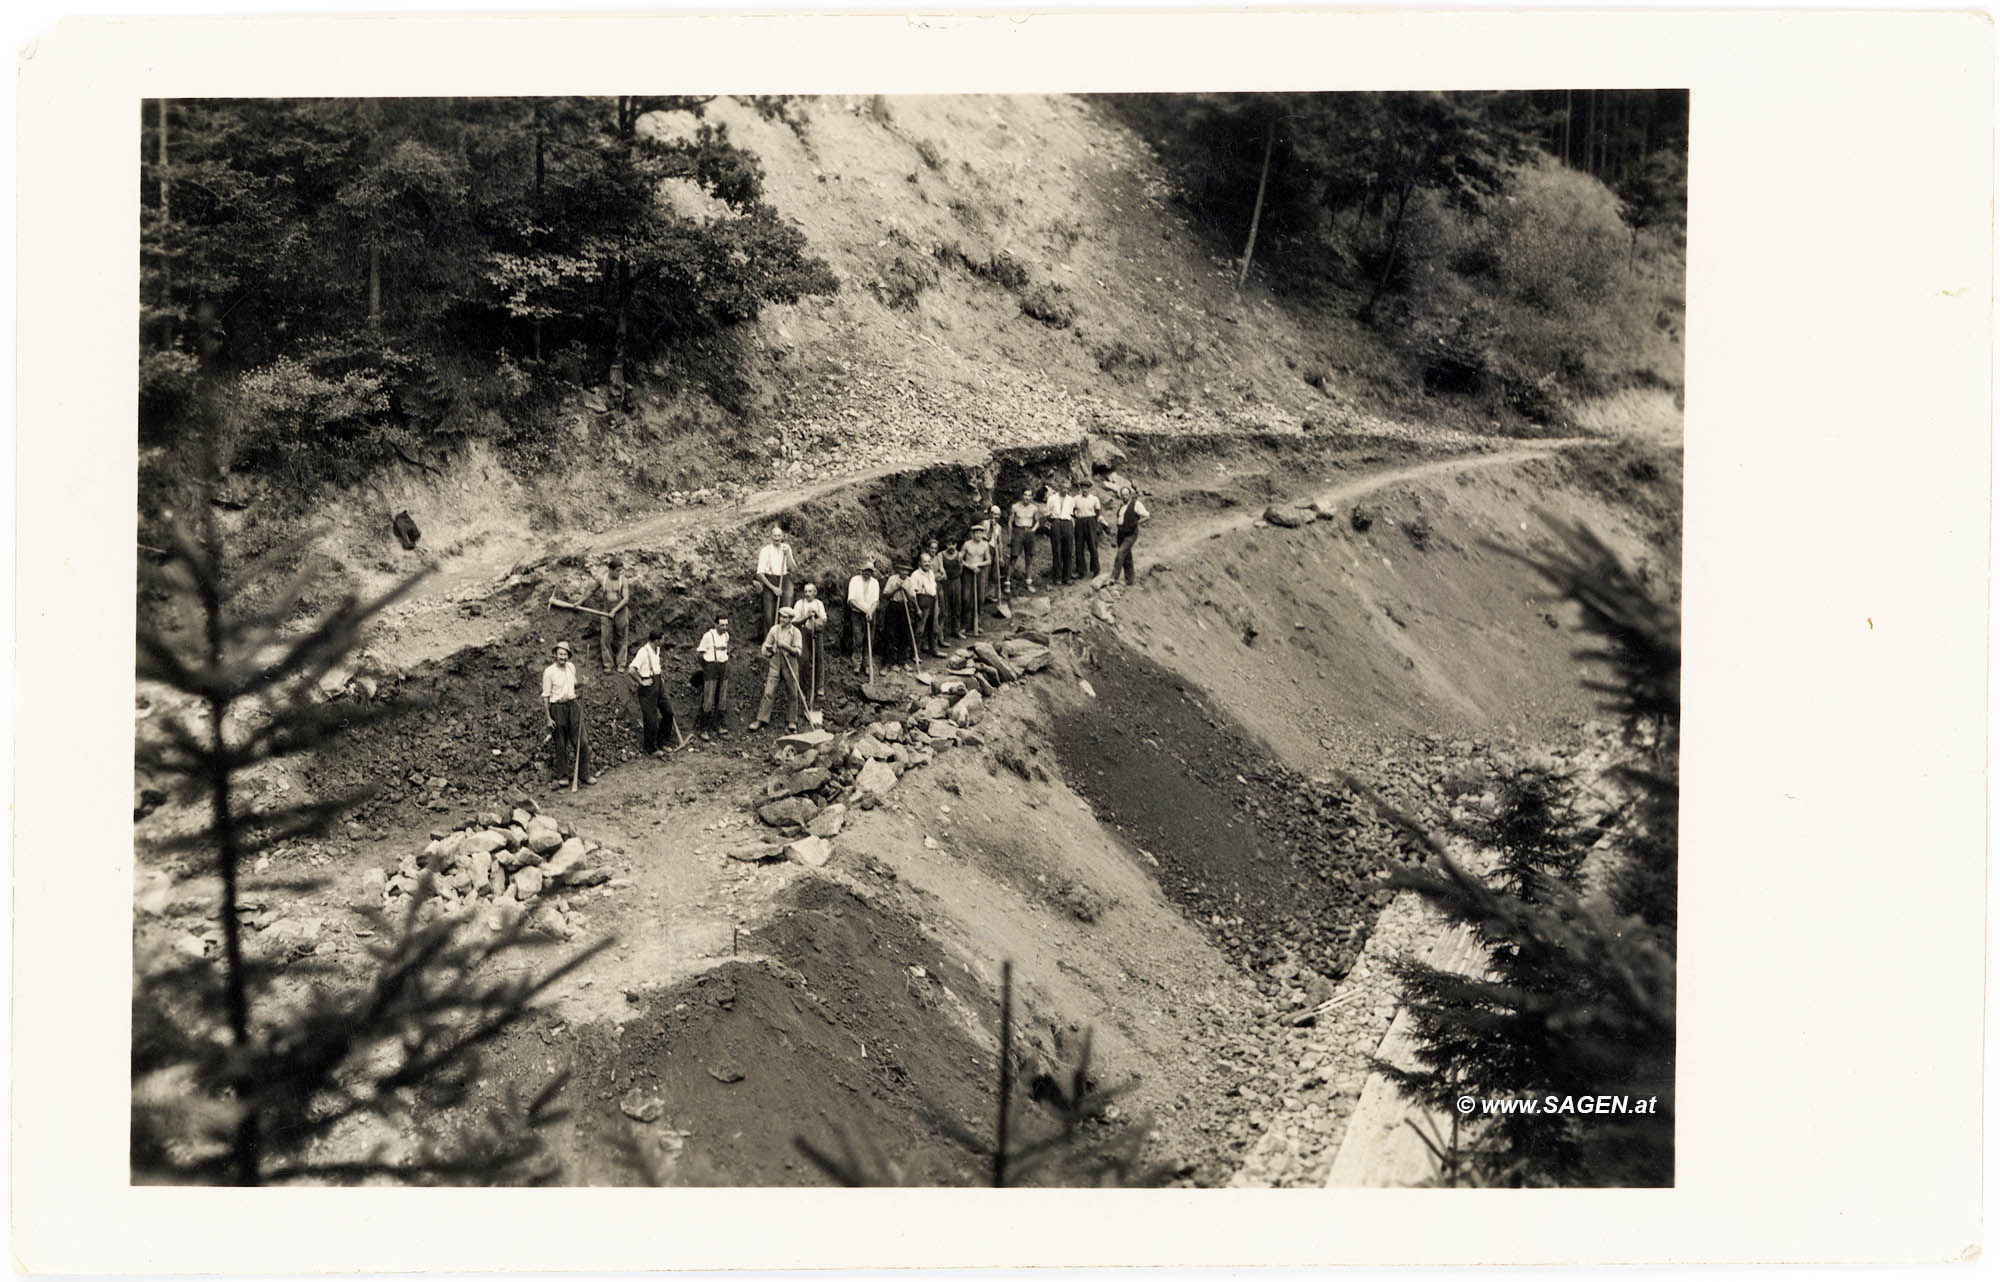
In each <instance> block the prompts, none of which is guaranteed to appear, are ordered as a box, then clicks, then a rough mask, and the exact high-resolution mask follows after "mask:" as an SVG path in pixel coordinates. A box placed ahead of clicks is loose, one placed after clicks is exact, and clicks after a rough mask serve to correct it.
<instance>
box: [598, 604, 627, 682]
mask: <svg viewBox="0 0 2000 1282" xmlns="http://www.w3.org/2000/svg"><path fill="white" fill-rule="evenodd" d="M631 621H632V616H631V615H629V614H628V613H626V612H625V611H623V610H620V611H619V612H618V613H616V614H607V615H605V616H604V617H603V618H601V619H599V620H598V621H597V648H598V650H599V651H600V652H601V654H602V656H603V659H604V670H605V671H606V672H623V671H624V670H625V650H626V647H627V646H628V645H629V644H630V638H629V637H628V636H627V635H626V634H627V633H628V632H630V631H631V630H632V629H631V626H630V624H631ZM614 648H615V649H616V650H617V652H618V666H617V667H615V668H614V667H613V666H611V652H612V650H613V649H614Z"/></svg>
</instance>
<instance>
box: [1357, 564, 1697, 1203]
mask: <svg viewBox="0 0 2000 1282" xmlns="http://www.w3.org/2000/svg"><path fill="white" fill-rule="evenodd" d="M1557 533H1558V535H1559V537H1560V539H1561V543H1562V546H1561V549H1560V550H1559V551H1558V552H1556V553H1554V554H1552V555H1550V556H1548V557H1546V558H1541V559H1529V560H1528V563H1529V564H1530V565H1532V566H1534V568H1535V569H1536V570H1537V571H1538V572H1539V573H1540V574H1541V575H1542V576H1543V577H1544V578H1545V579H1546V580H1547V581H1548V583H1549V585H1550V587H1551V589H1552V592H1553V595H1555V596H1558V597H1560V598H1563V599H1566V600H1568V601H1570V602H1573V603H1574V604H1575V605H1576V606H1577V607H1578V609H1579V611H1580V612H1581V615H1582V620H1583V627H1584V630H1585V632H1586V633H1587V634H1588V635H1589V636H1590V637H1591V638H1592V641H1593V645H1592V646H1591V647H1590V648H1588V649H1585V650H1583V651H1580V652H1579V655H1578V657H1579V658H1580V659H1582V660H1584V661H1585V662H1588V663H1590V664H1592V665H1594V666H1599V667H1601V668H1602V669H1603V670H1604V672H1605V675H1604V676H1602V677H1592V678H1590V679H1587V680H1586V681H1585V685H1586V686H1587V687H1588V688H1590V689H1593V690H1596V691H1598V692H1599V693H1601V694H1602V695H1603V696H1604V699H1605V703H1604V706H1605V708H1606V709H1607V710H1608V711H1610V712H1612V713H1613V714H1615V715H1616V716H1617V717H1618V719H1619V722H1620V724H1621V726H1622V727H1623V730H1624V736H1625V743H1626V745H1627V748H1628V759H1627V760H1626V761H1625V762H1624V763H1623V764H1622V765H1621V766H1620V767H1619V768H1618V770H1617V771H1616V773H1615V778H1616V779H1617V780H1618V781H1619V782H1621V783H1622V785H1623V786H1624V787H1625V788H1626V790H1627V792H1628V793H1629V796H1630V799H1631V800H1630V802H1629V804H1628V805H1627V806H1626V807H1625V808H1624V810H1623V812H1622V815H1621V816H1620V817H1619V818H1618V819H1617V820H1616V822H1614V823H1613V824H1612V826H1611V827H1610V829H1609V831H1608V832H1606V833H1604V834H1603V835H1602V836H1601V837H1600V835H1599V832H1598V830H1597V829H1595V828H1588V827H1586V828H1581V829H1575V830H1573V835H1571V836H1570V838H1569V842H1570V848H1569V850H1567V851H1566V852H1565V851H1557V852H1551V851H1549V850H1541V851H1524V850H1511V851H1504V852H1503V856H1502V864H1503V869H1504V873H1505V875H1504V877H1503V878H1502V879H1501V880H1500V882H1499V883H1498V884H1489V883H1488V882H1486V881H1484V880H1482V879H1481V878H1480V877H1478V876H1476V875H1474V874H1473V873H1471V872H1470V871H1468V870H1466V869H1465V868H1464V867H1462V866H1461V865H1460V864H1458V863H1457V862H1456V861H1454V860H1453V859H1452V858H1451V857H1450V855H1449V854H1447V853H1446V852H1445V850H1444V849H1443V847H1442V846H1441V845H1440V844H1439V843H1438V842H1437V841H1436V840H1435V839H1434V838H1432V837H1431V836H1430V835H1429V834H1428V833H1426V832H1424V831H1423V830H1422V829H1421V828H1420V827H1419V826H1418V825H1416V824H1415V823H1414V822H1413V821H1411V820H1409V819H1407V818H1405V817H1403V816H1394V818H1396V819H1397V821H1398V822H1400V823H1401V824H1402V825H1404V826H1405V828H1406V830H1407V831H1408V832H1409V833H1410V834H1411V835H1412V836H1413V837H1414V838H1416V840H1417V841H1418V842H1419V844H1421V845H1422V846H1423V847H1424V848H1425V849H1426V851H1427V852H1428V854H1429V855H1430V859H1429V861H1428V864H1427V865H1417V866H1410V867H1406V868H1402V869H1399V870H1397V871H1395V872H1394V873H1392V875H1391V878H1390V881H1391V884H1393V885H1395V886H1397V887H1399V888H1408V889H1412V890H1415V891H1417V892H1418V893H1419V894H1421V895H1422V896H1423V897H1424V898H1425V899H1427V900H1429V901H1430V902H1431V903H1432V904H1433V905H1434V906H1436V907H1437V908H1439V909H1440V910H1442V911H1443V912H1444V914H1445V915H1446V916H1447V917H1448V918H1449V919H1451V920H1452V921H1455V922H1462V923H1465V924H1467V925H1469V926H1471V927H1472V928H1473V930H1475V931H1476V932H1477V934H1478V936H1479V938H1480V940H1481V941H1482V942H1483V943H1484V944H1485V946H1486V950H1487V956H1488V966H1487V970H1486V972H1485V973H1484V974H1480V975H1474V976H1467V975H1461V974H1456V973H1452V972H1449V971H1443V970H1439V969H1436V968H1434V967H1430V966H1426V965H1424V964H1422V963H1419V962H1406V963H1404V964H1402V965H1401V966H1400V967H1399V968H1398V976H1399V978H1400V979H1401V981H1402V985H1403V991H1404V999H1405V1003H1406V1009H1408V1011H1409V1012H1410V1013H1411V1015H1412V1017H1413V1018H1414V1020H1415V1027H1416V1043H1417V1049H1416V1056H1417V1059H1418V1062H1419V1064H1420V1067H1419V1068H1418V1069H1417V1070H1414V1071H1410V1070H1403V1069H1399V1068H1396V1067H1394V1066H1391V1065H1382V1068H1383V1070H1384V1071H1385V1072H1386V1073H1388V1074H1389V1075H1390V1076H1391V1077H1392V1078H1393V1079H1394V1080H1395V1081H1396V1082H1397V1083H1398V1084H1399V1085H1400V1086H1401V1087H1402V1088H1403V1089H1404V1090H1405V1091H1407V1092H1408V1093H1410V1094H1411V1095H1412V1096H1413V1097H1415V1098H1416V1099H1419V1100H1421V1101H1422V1102H1424V1103H1425V1104H1426V1105H1427V1106H1429V1107H1432V1108H1436V1109H1440V1110H1444V1111H1446V1112H1449V1111H1451V1110H1452V1108H1453V1106H1454V1104H1455V1101H1456V1100H1457V1099H1458V1098H1459V1097H1460V1096H1464V1095H1471V1096H1474V1097H1481V1098H1487V1097H1506V1096H1516V1097H1531V1098H1536V1099H1542V1098H1545V1097H1547V1096H1556V1097H1558V1098H1560V1097H1564V1096H1599V1095H1624V1096H1627V1097H1628V1098H1630V1099H1632V1100H1635V1101H1637V1100H1650V1101H1655V1106H1656V1107H1657V1110H1658V1111H1657V1112H1646V1113H1626V1114H1611V1115H1601V1116H1582V1117H1579V1116H1574V1115H1556V1116H1551V1115H1548V1114H1546V1113H1538V1114H1535V1115H1528V1114H1502V1115H1497V1116H1493V1117H1491V1118H1488V1119H1486V1120H1485V1121H1483V1122H1476V1123H1475V1124H1474V1127H1473V1130H1474V1138H1473V1140H1472V1142H1471V1144H1470V1145H1469V1149H1468V1151H1467V1152H1466V1153H1464V1154H1461V1155H1459V1160H1460V1161H1461V1162H1462V1163H1463V1164H1464V1166H1465V1168H1466V1169H1467V1170H1468V1171H1469V1173H1470V1175H1471V1177H1472V1178H1475V1179H1477V1180H1479V1181H1481V1182H1485V1183H1494V1184H1508V1185H1534V1184H1557V1185H1617V1186H1657V1185H1667V1184H1671V1183H1672V1182H1673V1171H1674V1149H1673V1135H1674V1130H1673V1125H1674V1111H1673V1098H1674V1057H1675V1019H1674V993H1675V984H1674V974H1675V967H1674V949H1675V939H1674V921H1675V902H1674V901H1675V897H1676V894H1677V886H1678V882H1677V876H1676V869H1677V861H1678V853H1679V850H1678V831H1677V815H1678V805H1679V787H1678V783H1677V779H1678V749H1679V720H1680V633H1679V620H1678V618H1677V617H1676V615H1675V614H1674V612H1673V611H1672V610H1671V609H1669V608H1668V607H1666V606H1664V605H1662V604H1661V603H1659V602H1658V601H1656V600H1654V599H1653V598H1652V597H1651V596H1650V595H1648V594H1647V592H1646V591H1645V590H1644V588H1643V587H1642V585H1641V584H1640V583H1639V582H1638V581H1637V580H1636V579H1635V578H1634V577H1633V576H1632V575H1631V574H1630V573H1629V572H1628V571H1626V570H1625V569H1624V567H1623V566H1622V565H1621V564H1620V563H1619V561H1618V559H1617V557H1616V555H1615V554H1613V553H1612V552H1611V551H1610V549H1608V548H1607V547H1606V546H1605V545H1604V544H1603V543H1602V542H1601V541H1599V540H1598V539H1597V538H1596V537H1595V536H1593V535H1592V534H1591V533H1590V532H1589V531H1588V530H1586V529H1584V528H1582V527H1581V526H1576V527H1567V528H1565V527H1557ZM1524 559H1526V558H1524ZM1543 831H1544V835H1546V831H1547V830H1543ZM1553 831H1556V832H1561V831H1563V828H1562V825H1560V824H1558V825H1556V826H1555V827H1554V829H1553ZM1589 842H1601V844H1602V847H1603V849H1602V851H1601V852H1600V857H1604V856H1608V860H1609V863H1610V867H1611V871H1610V874H1609V877H1608V878H1607V879H1606V884H1605V886H1604V887H1603V889H1602V890H1601V891H1593V890H1591V889H1589V888H1587V887H1584V886H1582V885H1580V884H1579V877H1578V875H1577V873H1576V871H1575V869H1576V868H1577V867H1578V866H1580V865H1581V864H1582V863H1583V856H1584V854H1585V853H1590V852H1588V849H1587V847H1586V845H1585V843H1589ZM1481 1128H1483V1129H1481Z"/></svg>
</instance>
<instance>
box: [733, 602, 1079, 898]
mask: <svg viewBox="0 0 2000 1282" xmlns="http://www.w3.org/2000/svg"><path fill="white" fill-rule="evenodd" d="M1052 661H1053V656H1052V655H1051V653H1050V651H1049V648H1048V646H1047V645H1046V644H1045V643H1044V642H1043V641H1042V640H1038V639H1036V638H1034V637H1032V636H1015V637H1009V638H1007V639H1006V640H1004V641H1002V642H1000V643H999V644H998V645H994V644H991V643H988V642H985V641H979V642H974V643H973V644H972V645H970V646H966V647H964V648H962V649H959V650H956V651H954V652H953V653H952V654H951V655H950V656H949V658H948V661H947V665H946V671H945V672H944V673H942V674H935V673H924V672H920V673H918V674H917V676H916V684H915V685H913V686H911V687H909V689H910V690H912V691H914V694H913V696H911V697H907V698H898V699H897V702H900V703H902V704H903V705H904V706H903V708H902V709H901V715H899V716H891V717H885V718H884V719H882V720H880V721H873V722H870V723H868V724H867V725H865V726H863V727H860V728H859V729H855V730H849V731H846V732H844V733H841V734H835V733H833V732H832V731H829V730H808V731H805V732H804V733H802V734H792V735H786V736H785V737H784V738H782V739H780V740H778V742H777V746H776V748H775V749H774V751H773V752H772V758H771V759H772V763H773V764H774V765H775V766H776V767H777V769H776V770H775V771H774V772H773V773H772V774H771V776H770V777H769V778H768V779H766V780H765V781H764V788H763V791H762V793H761V795H759V796H758V797H757V799H756V800H755V801H754V802H753V803H752V806H753V808H754V809H755V811H756V814H757V818H758V820H759V821H761V822H762V823H764V824H765V825H766V826H767V827H770V828H775V829H777V830H779V831H780V832H781V833H783V834H785V835H786V836H789V837H791V838H792V840H791V841H790V842H788V843H787V844H785V845H784V846H783V847H782V848H781V849H776V850H773V851H772V853H771V854H770V855H768V856H765V855H763V854H762V852H760V851H759V850H757V849H756V848H752V849H750V850H748V851H746V852H745V853H744V855H743V856H742V857H744V858H749V859H756V858H764V857H768V858H778V857H783V858H787V859H791V860H793V861H794V862H797V863H802V864H805V865H807V866H808V867H813V868H818V867H821V866H823V865H824V864H825V863H826V862H827V860H828V859H830V858H832V856H833V842H834V839H835V838H836V837H838V836H839V835H840V830H841V828H842V826H843V825H844V824H845V823H846V821H847V815H848V812H849V811H850V810H867V809H871V808H873V807H875V806H878V805H880V804H881V803H882V800H883V798H885V797H887V796H888V795H889V793H890V792H891V791H893V790H894V789H895V787H896V784H897V782H898V781H899V780H901V779H902V777H903V775H904V774H905V772H907V771H910V770H914V769H918V768H921V767H923V766H927V765H929V764H930V763H931V762H932V761H935V760H936V759H937V754H939V753H940V752H946V751H949V750H950V749H952V748H959V747H972V746H976V745H978V744H979V743H981V742H983V740H982V738H981V736H980V734H979V732H978V731H977V730H976V729H975V728H974V727H976V726H977V725H978V724H979V722H980V720H981V719H982V718H983V717H984V716H985V715H986V701H987V700H988V699H989V698H990V697H991V696H992V695H993V693H994V692H995V691H997V690H998V689H999V688H1000V687H1001V686H1002V685H1005V684H1006V683H1008V682H1010V681H1019V680H1021V679H1022V678H1024V677H1026V676H1028V675H1030V674H1032V673H1036V672H1041V671H1043V670H1044V669H1046V668H1047V667H1048V666H1049V665H1050V663H1051V662H1052ZM877 686H878V687H879V688H881V689H884V690H886V689H887V688H888V683H886V682H878V683H877Z"/></svg>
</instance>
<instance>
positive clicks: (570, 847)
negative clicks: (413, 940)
mask: <svg viewBox="0 0 2000 1282" xmlns="http://www.w3.org/2000/svg"><path fill="white" fill-rule="evenodd" d="M432 838H433V840H432V841H431V843H430V844H429V845H427V846H425V847H424V848H423V850H422V851H421V852H419V853H410V854H405V855H404V856H403V857H402V859H401V860H400V861H399V862H398V863H397V865H396V870H395V871H394V872H393V873H382V874H381V878H380V880H381V895H382V902H383V906H384V907H385V908H387V909H389V910H391V911H392V912H394V911H403V910H407V909H408V907H409V905H410V902H411V900H412V899H413V898H414V897H415V896H416V895H417V893H418V891H419V888H420V887H421V885H422V884H423V881H424V879H425V877H426V876H428V877H429V879H430V884H431V894H430V897H429V898H428V899H426V900H425V901H424V903H423V904H422V906H421V907H420V908H419V909H418V910H417V911H418V920H419V921H420V922H422V921H428V920H431V919H433V918H436V917H440V916H455V915H459V914H465V913H481V914H483V915H484V917H485V919H486V921H487V924H488V925H489V927H490V928H491V929H494V930H499V929H501V928H502V927H504V926H507V925H511V924H512V923H513V921H515V920H517V919H519V918H520V917H522V916H523V915H530V914H531V915H532V917H533V920H532V921H531V922H530V925H532V926H539V927H541V928H543V929H544V930H545V932H546V933H548V934H552V935H555V936H557V937H559V938H563V939H569V938H572V937H574V936H575V934H576V933H577V932H578V931H580V930H582V929H583V928H584V926H585V925H586V924H587V923H586V922H585V920H584V918H583V915H582V913H581V911H580V910H579V909H578V908H577V907H576V906H575V904H574V903H573V902H572V899H571V896H570V892H576V891H583V890H587V889H589V888H591V887H593V886H604V887H607V888H608V889H610V890H617V889H620V888H622V886H624V885H629V884H630V883H629V881H624V880H622V879H614V873H613V871H612V869H611V868H610V867H608V866H606V863H605V860H606V859H607V858H609V857H611V856H614V855H618V854H620V853H621V852H620V851H618V850H616V849H614V848H610V847H605V846H600V845H599V844H598V843H596V842H594V841H586V840H584V839H583V838H582V837H580V836H578V835H577V833H576V830H575V829H574V828H573V827H571V826H570V825H569V824H568V823H567V822H565V821H562V820H558V819H556V818H555V817H553V816H551V815H545V814H542V813H540V811H539V809H538V808H537V807H536V805H535V803H534V800H533V799H532V798H529V797H525V796H524V797H520V798H518V799H517V802H516V804H515V806H514V808H513V810H512V811H511V812H510V813H507V814H502V813H501V812H499V811H486V812H483V813H481V814H479V815H476V816H474V817H473V818H471V819H470V820H468V821H467V822H466V823H464V824H461V825H459V827H457V828H456V829H453V830H451V831H449V832H438V833H433V834H432ZM372 871H373V872H376V873H380V872H381V870H379V869H377V870H372ZM371 880H372V879H371Z"/></svg>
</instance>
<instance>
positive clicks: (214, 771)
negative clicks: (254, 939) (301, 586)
mask: <svg viewBox="0 0 2000 1282" xmlns="http://www.w3.org/2000/svg"><path fill="white" fill-rule="evenodd" d="M208 549H209V552H210V554H211V555H212V556H214V558H215V565H216V569H217V570H218V571H219V570H220V569H221V557H220V554H219V547H218V544H217V543H216V541H215V540H214V539H213V538H211V539H209V540H208ZM222 609H223V606H222V600H221V598H220V597H219V596H218V595H216V594H215V593H213V592H209V593H206V594H205V595H204V599H203V601H202V613H203V615H204V616H205V619H204V622H205V624H206V627H207V633H208V659H209V667H210V668H211V670H215V669H219V668H220V667H221V665H222V658H223V654H222V650H223V639H222V627H223V624H222ZM228 716H229V704H228V702H227V700H225V699H223V698H221V697H214V698H211V699H209V701H208V732H209V752H210V756H209V772H208V784H209V798H208V800H209V811H210V820H211V822H212V823H213V824H214V827H215V855H216V862H217V864H218V865H219V871H220V872H221V874H222V963H223V973H222V981H223V994H224V1011H225V1014H226V1016H227V1018H228V1020H229V1040H230V1043H231V1044H232V1045H234V1046H237V1047H239V1048H241V1047H243V1046H245V1045H246V1044H247V1043H248V1042H249V1041H250V997H249V992H248V989H247V986H246V982H245V979H244V975H243V937H242V926H241V925H240V923H238V921H237V920H236V898H237V896H236V873H237V864H238V863H239V862H240V861H241V858H242V854H241V849H240V847H239V846H238V844H237V839H236V815H235V813H234V811H233V810H232V809H231V808H230V804H229V802H230V797H229V786H230V770H229V764H228V760H227V750H228V740H227V723H228ZM233 1085H234V1087H235V1089H236V1100H237V1103H239V1104H241V1105H243V1106H244V1110H243V1116H242V1118H241V1119H239V1120H238V1122H237V1124H236V1138H235V1142H234V1143H233V1144H232V1145H231V1152H232V1156H233V1158H234V1160H235V1164H236V1182H237V1183H238V1184H243V1185H254V1184H260V1183H262V1182H263V1179H262V1172H261V1171H260V1169H259V1168H260V1162H259V1156H258V1148H259V1135H258V1121H257V1112H256V1110H255V1109H254V1108H251V1107H250V1106H249V1105H250V1101H251V1099H252V1098H253V1095H254V1093H255V1091H256V1087H257V1083H255V1082H252V1081H247V1080H244V1081H237V1082H235V1083H233Z"/></svg>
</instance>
